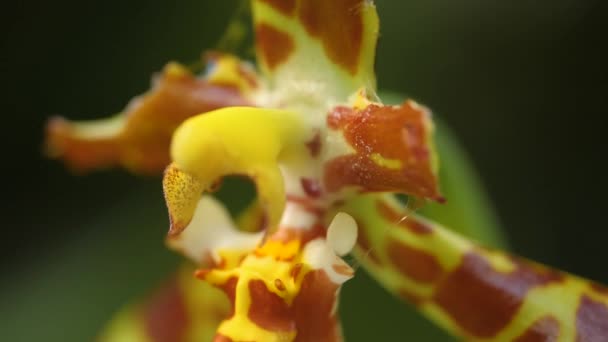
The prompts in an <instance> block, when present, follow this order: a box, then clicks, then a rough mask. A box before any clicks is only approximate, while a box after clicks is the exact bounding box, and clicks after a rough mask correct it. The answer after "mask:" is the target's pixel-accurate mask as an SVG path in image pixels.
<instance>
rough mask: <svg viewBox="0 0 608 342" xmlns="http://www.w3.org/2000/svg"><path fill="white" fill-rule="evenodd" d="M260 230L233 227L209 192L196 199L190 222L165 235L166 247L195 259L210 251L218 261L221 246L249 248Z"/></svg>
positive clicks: (224, 209)
mask: <svg viewBox="0 0 608 342" xmlns="http://www.w3.org/2000/svg"><path fill="white" fill-rule="evenodd" d="M263 236H264V232H259V233H248V232H241V231H239V230H238V229H237V227H236V225H235V224H234V222H233V220H232V218H231V217H230V214H229V213H228V211H227V210H226V208H224V206H223V205H222V204H221V203H220V202H219V201H218V200H216V199H215V198H213V197H212V196H203V197H201V199H200V200H199V202H198V204H197V207H196V210H195V212H194V216H193V217H192V221H190V224H188V226H187V227H186V228H185V229H184V231H183V232H182V233H181V234H179V235H177V236H169V237H168V239H167V243H168V245H169V247H171V248H172V249H174V250H177V251H180V252H181V253H182V254H184V255H185V256H187V257H189V258H190V259H192V260H193V261H194V262H196V263H201V262H203V261H204V258H205V257H206V256H208V255H210V256H211V257H212V258H213V260H214V261H215V262H220V256H219V253H218V252H219V251H220V250H222V249H230V250H242V251H250V250H253V249H254V248H256V246H257V245H258V244H259V243H260V241H261V240H262V237H263Z"/></svg>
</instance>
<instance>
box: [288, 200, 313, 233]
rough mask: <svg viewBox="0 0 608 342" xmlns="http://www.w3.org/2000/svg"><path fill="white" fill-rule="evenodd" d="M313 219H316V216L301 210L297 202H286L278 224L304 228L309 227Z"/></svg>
mask: <svg viewBox="0 0 608 342" xmlns="http://www.w3.org/2000/svg"><path fill="white" fill-rule="evenodd" d="M315 221H317V216H315V215H314V214H312V213H310V212H308V211H306V210H303V209H302V207H301V206H300V205H298V204H293V203H289V202H287V204H286V205H285V210H284V211H283V217H282V218H281V223H280V224H279V226H280V227H289V228H291V229H301V230H306V229H311V228H312V227H313V226H314V223H315Z"/></svg>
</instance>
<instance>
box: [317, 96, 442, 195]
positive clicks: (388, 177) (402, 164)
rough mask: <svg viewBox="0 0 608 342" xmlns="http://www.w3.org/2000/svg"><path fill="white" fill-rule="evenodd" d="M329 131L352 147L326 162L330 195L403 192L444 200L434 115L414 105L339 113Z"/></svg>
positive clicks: (329, 122)
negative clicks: (349, 190)
mask: <svg viewBox="0 0 608 342" xmlns="http://www.w3.org/2000/svg"><path fill="white" fill-rule="evenodd" d="M327 125H328V127H329V128H330V129H331V130H333V131H334V132H330V134H337V135H338V138H339V139H344V140H345V141H346V143H347V144H348V145H349V147H351V148H352V149H351V150H345V151H344V153H342V154H338V155H337V156H333V158H331V159H330V160H328V161H327V163H326V165H325V171H324V183H325V187H326V189H327V190H328V191H338V190H341V189H342V188H345V187H349V186H354V187H357V188H359V189H362V190H363V191H393V192H402V193H406V194H409V195H413V196H416V197H421V198H429V199H434V200H442V197H441V195H440V193H439V190H438V185H437V177H436V157H435V152H434V148H433V144H432V132H433V124H432V121H431V118H430V113H429V112H428V110H426V109H425V108H423V107H421V106H419V105H417V104H416V103H415V102H413V101H406V102H405V103H403V104H402V105H401V106H383V105H379V104H369V105H366V106H364V107H362V108H361V109H358V108H351V107H336V108H334V109H333V110H331V112H330V113H329V115H328V117H327Z"/></svg>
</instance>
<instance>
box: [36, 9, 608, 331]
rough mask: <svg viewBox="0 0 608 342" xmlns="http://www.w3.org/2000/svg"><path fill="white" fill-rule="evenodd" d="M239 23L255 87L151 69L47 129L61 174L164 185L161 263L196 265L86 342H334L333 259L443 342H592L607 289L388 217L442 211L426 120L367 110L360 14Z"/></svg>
mask: <svg viewBox="0 0 608 342" xmlns="http://www.w3.org/2000/svg"><path fill="white" fill-rule="evenodd" d="M251 10H252V14H253V24H254V32H255V37H256V38H255V51H256V57H257V70H256V68H255V67H254V66H253V65H252V64H249V63H247V62H245V61H242V60H240V59H238V58H237V57H235V56H232V55H229V54H226V53H219V52H211V53H208V54H207V55H206V65H207V68H206V70H205V72H203V73H202V74H200V75H196V74H194V73H193V72H192V71H190V70H189V69H188V68H186V67H184V66H182V65H180V64H177V63H170V64H168V65H167V66H166V67H165V69H164V70H163V72H162V74H161V75H160V76H158V77H157V78H156V79H155V81H154V84H153V87H152V89H151V90H150V91H149V92H148V93H146V94H144V95H143V96H140V97H138V98H136V99H134V100H133V101H131V103H130V104H129V105H128V106H127V108H126V109H125V110H124V111H123V112H122V113H120V114H118V115H116V116H114V117H112V118H110V119H106V120H100V121H94V122H70V121H67V120H65V119H61V118H55V119H53V120H51V121H50V124H49V126H48V132H47V137H48V139H47V145H48V151H49V153H50V154H51V155H52V156H56V157H60V158H62V159H64V160H65V161H66V163H67V164H68V165H69V166H70V167H71V168H72V169H75V170H78V171H87V170H91V169H96V168H102V167H112V166H122V167H125V168H127V169H129V170H132V171H134V172H137V173H160V172H161V171H162V170H163V169H164V177H163V188H164V194H165V201H166V204H167V207H168V211H169V216H170V222H171V224H170V229H169V234H168V236H167V245H168V246H169V247H170V248H172V249H174V250H176V251H178V252H180V253H182V254H184V255H185V256H186V257H187V258H189V259H190V260H191V261H192V262H193V263H194V265H195V267H192V266H184V267H183V268H182V269H181V270H180V271H179V272H178V273H177V275H176V276H175V278H174V279H173V280H172V281H171V282H170V283H169V284H168V285H167V286H166V287H165V288H163V289H161V290H160V291H159V292H158V293H156V294H155V296H153V297H152V298H151V299H150V300H148V301H146V302H144V303H140V304H137V305H132V306H129V307H128V308H127V309H125V310H123V311H121V312H120V313H119V315H117V317H116V318H115V319H113V320H112V322H111V324H110V325H109V327H108V329H107V331H105V332H104V333H103V334H102V340H107V341H210V340H213V341H218V342H219V341H341V340H342V339H343V337H342V328H341V325H340V319H339V317H338V301H339V293H340V289H341V287H342V286H343V284H344V283H345V282H347V281H348V280H349V279H351V278H352V277H353V276H354V275H355V269H354V268H353V266H352V265H351V264H350V263H348V262H346V261H345V259H344V257H345V256H346V255H348V254H350V255H352V257H353V258H354V260H355V262H356V264H357V265H361V266H362V267H363V268H364V269H365V270H366V271H367V272H369V273H370V274H371V275H372V276H373V278H374V279H375V280H376V281H377V282H378V284H379V285H381V286H382V287H384V288H385V289H387V290H388V291H390V292H391V293H392V294H394V295H395V296H396V297H397V298H400V299H402V300H403V301H405V302H407V303H409V304H410V305H413V306H414V307H416V309H417V310H418V311H419V312H420V313H421V314H422V315H424V316H426V317H427V318H428V319H430V320H431V321H433V322H434V323H436V324H437V326H438V327H440V328H442V329H445V330H446V331H448V332H449V333H451V334H452V335H454V336H456V337H459V338H463V339H466V340H476V341H574V340H576V341H606V340H608V289H607V288H605V287H603V286H601V285H598V284H596V283H594V282H592V281H588V280H584V279H582V278H579V277H577V276H574V275H570V274H567V273H564V272H560V271H557V270H554V269H551V268H549V267H547V266H543V265H540V264H537V263H534V262H531V261H528V260H525V259H522V258H519V257H516V256H512V255H510V254H508V253H506V252H503V251H500V250H497V249H492V248H488V247H484V246H482V245H480V244H478V243H476V242H474V241H473V240H471V239H469V238H468V237H466V236H464V235H463V234H460V233H457V232H456V231H454V230H451V229H448V228H445V227H444V226H442V225H441V224H439V223H435V222H433V221H432V220H431V219H430V218H424V217H422V216H421V215H420V214H418V213H416V212H414V211H415V210H413V209H416V208H412V205H409V206H406V205H404V204H403V203H402V202H401V201H399V200H398V199H397V197H396V196H395V194H405V195H407V196H408V198H409V200H408V201H409V203H410V204H411V203H423V202H426V201H431V202H439V203H443V202H445V201H446V200H448V201H452V200H453V199H451V198H444V195H442V192H441V190H440V188H439V185H438V184H439V182H438V177H437V174H438V168H439V159H438V154H437V153H436V150H435V146H434V142H433V133H434V123H433V120H432V116H431V112H430V111H429V109H427V108H426V107H424V106H423V105H421V104H419V103H417V102H415V101H414V100H405V101H404V102H402V103H401V104H399V105H385V104H383V103H382V101H381V99H380V98H379V96H378V95H377V92H376V80H375V76H374V71H373V65H374V55H375V47H376V41H377V38H378V34H379V20H378V16H377V13H376V9H375V6H374V4H373V2H372V1H370V0H332V1H316V0H253V1H252V2H251ZM230 175H240V176H244V177H247V178H248V179H250V180H251V181H252V182H253V183H254V184H255V187H256V190H257V199H256V200H255V202H254V203H252V204H251V206H250V207H249V208H248V209H247V210H246V211H245V212H244V213H243V214H242V215H241V217H240V218H238V219H237V220H234V219H233V218H232V217H231V216H230V215H229V214H228V212H227V210H226V209H225V208H224V207H223V205H222V204H221V203H220V202H219V201H217V200H215V199H214V198H213V197H212V196H211V195H210V193H211V192H213V190H214V189H216V188H217V187H218V185H219V184H220V182H221V180H222V178H223V177H225V176H230ZM449 223H450V222H444V224H449ZM460 229H461V231H462V230H463V229H464V230H466V229H467V228H460ZM345 286H348V285H345ZM379 314H380V313H379ZM405 329H407V327H405ZM406 333H407V332H406V331H404V334H406Z"/></svg>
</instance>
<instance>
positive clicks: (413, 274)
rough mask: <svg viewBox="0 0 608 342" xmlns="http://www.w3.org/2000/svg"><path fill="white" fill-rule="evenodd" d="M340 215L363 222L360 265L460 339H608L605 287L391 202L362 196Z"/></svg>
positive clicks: (347, 206) (390, 198)
mask: <svg viewBox="0 0 608 342" xmlns="http://www.w3.org/2000/svg"><path fill="white" fill-rule="evenodd" d="M341 210H344V211H345V212H348V213H350V214H351V215H353V216H354V218H355V219H356V220H357V222H358V225H359V229H360V230H359V239H358V247H357V248H356V249H355V253H354V255H355V257H356V258H357V259H358V261H359V262H361V264H362V265H363V266H364V267H365V268H366V269H367V270H368V271H369V272H370V273H371V274H372V276H373V277H374V278H375V279H376V280H377V281H378V282H379V283H380V284H382V285H383V286H384V287H385V288H386V289H388V290H389V291H391V292H393V293H394V294H395V295H397V296H399V297H401V298H402V299H404V300H406V301H408V302H410V303H411V304H413V305H415V306H416V308H417V309H418V310H420V312H422V313H423V314H424V315H426V316H427V317H428V318H429V319H431V320H432V321H434V322H435V323H437V324H438V325H439V326H441V327H442V328H444V329H445V330H447V331H449V332H451V333H452V334H454V335H456V336H459V337H462V338H465V339H467V340H484V339H487V340H492V341H515V340H517V341H519V340H521V341H527V340H528V339H530V338H532V337H534V338H535V340H553V339H554V338H556V337H557V336H560V338H563V340H565V341H574V340H578V341H596V340H598V341H599V340H600V339H599V338H600V336H606V333H608V291H607V290H606V289H605V288H604V287H602V286H599V285H597V284H594V283H593V282H591V281H588V280H585V279H582V278H579V277H576V276H573V275H570V274H567V273H564V272H560V271H557V270H553V269H551V268H548V267H546V266H543V265H539V264H536V263H533V262H531V261H528V260H525V259H522V258H519V257H515V256H512V255H509V254H507V253H505V252H501V251H497V250H491V249H487V248H484V247H482V246H480V245H477V244H475V243H474V242H471V241H470V240H468V239H466V238H463V237H462V236H459V235H457V234H456V233H452V232H450V231H449V230H447V229H445V228H443V227H442V226H440V225H438V224H435V223H433V222H431V221H429V220H426V219H423V218H421V217H419V216H417V215H414V214H412V213H411V212H409V211H407V210H404V209H403V208H402V207H401V206H400V204H399V203H398V202H397V201H396V200H395V199H394V198H392V197H390V196H380V195H365V196H359V197H357V198H355V199H352V200H351V201H349V202H348V203H347V204H346V205H345V207H343V208H341ZM526 338H528V339H526Z"/></svg>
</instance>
